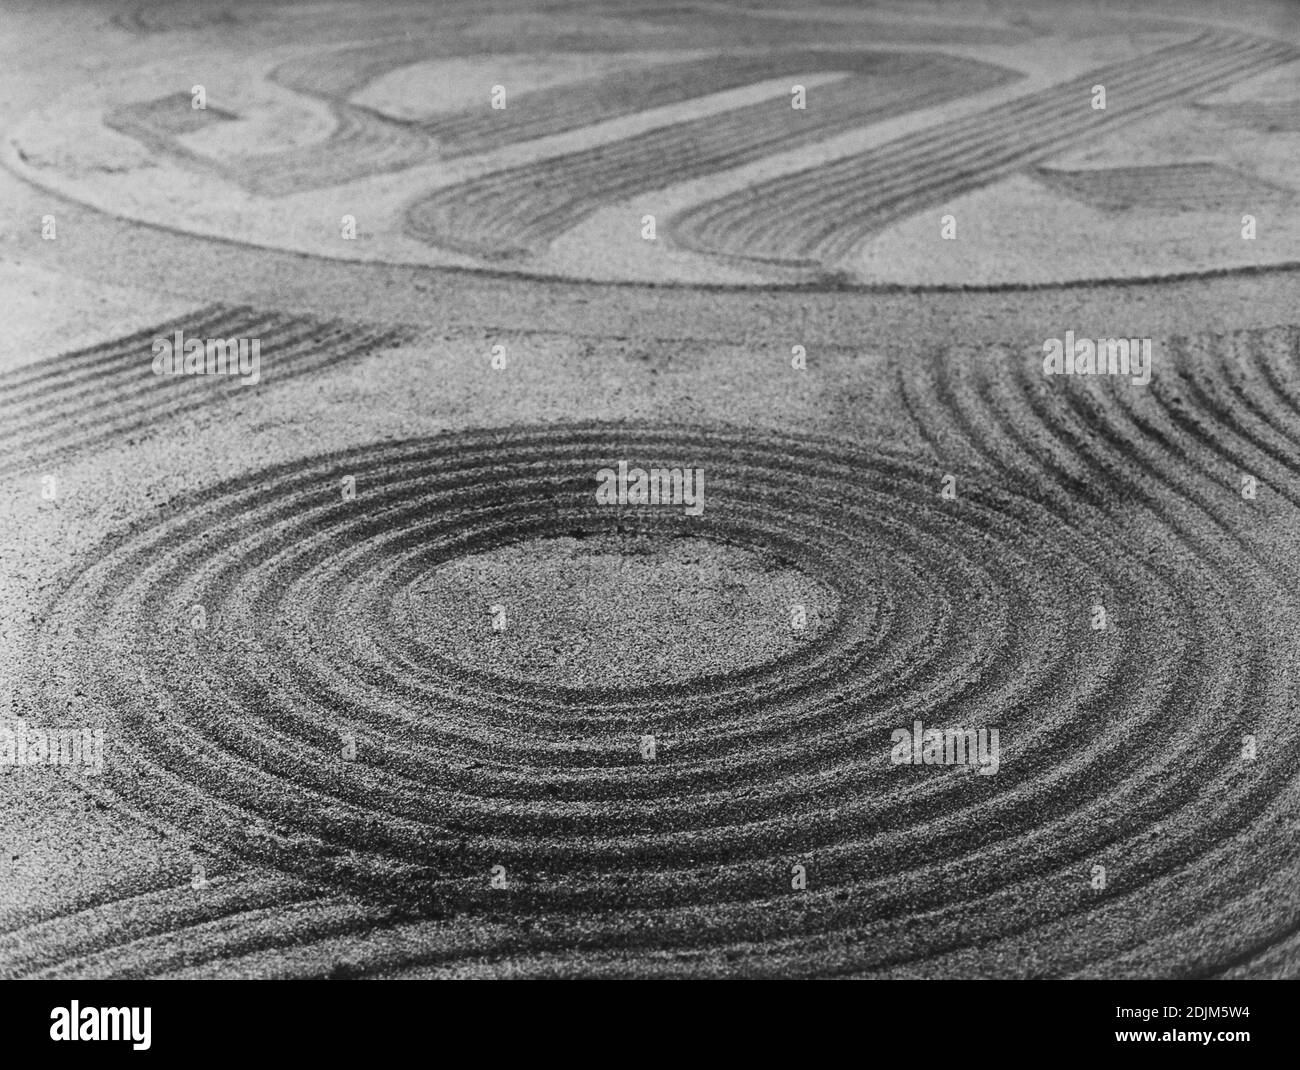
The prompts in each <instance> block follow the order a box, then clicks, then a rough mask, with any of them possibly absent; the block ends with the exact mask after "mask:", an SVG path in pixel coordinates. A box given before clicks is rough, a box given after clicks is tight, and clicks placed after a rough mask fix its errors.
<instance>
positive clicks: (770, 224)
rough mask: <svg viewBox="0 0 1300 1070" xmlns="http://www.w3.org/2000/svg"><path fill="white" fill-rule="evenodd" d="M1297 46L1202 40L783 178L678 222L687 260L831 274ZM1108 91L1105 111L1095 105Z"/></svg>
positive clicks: (1289, 56) (1214, 35)
mask: <svg viewBox="0 0 1300 1070" xmlns="http://www.w3.org/2000/svg"><path fill="white" fill-rule="evenodd" d="M1297 55H1300V53H1298V52H1297V51H1296V49H1294V48H1293V47H1291V46H1290V45H1286V44H1282V43H1281V42H1275V41H1268V40H1264V39H1261V38H1251V37H1247V36H1244V35H1240V34H1228V33H1223V32H1220V31H1205V32H1203V33H1200V34H1198V35H1197V36H1196V37H1194V38H1192V39H1191V40H1189V41H1186V42H1184V43H1181V44H1177V45H1171V46H1170V47H1168V48H1164V49H1160V50H1158V51H1156V52H1154V53H1152V54H1151V55H1149V56H1147V57H1145V59H1144V61H1143V62H1142V63H1141V64H1140V65H1137V66H1135V65H1134V64H1133V63H1132V62H1131V61H1128V60H1126V61H1124V62H1122V63H1118V64H1114V65H1112V66H1109V67H1101V68H1098V69H1096V70H1094V71H1091V72H1089V73H1088V74H1087V75H1085V76H1083V77H1081V78H1075V79H1071V80H1069V81H1066V82H1062V83H1060V84H1059V85H1055V86H1053V87H1051V88H1050V89H1048V90H1044V91H1041V92H1037V93H1033V94H1029V95H1027V96H1024V97H1021V98H1019V99H1017V100H1014V101H1011V102H1010V103H1007V104H1003V105H1000V106H998V107H995V108H991V109H989V110H987V111H982V112H979V113H977V114H975V115H972V116H969V117H966V118H963V119H959V120H956V121H953V122H948V123H940V124H937V125H936V126H934V127H933V128H930V129H927V130H924V131H921V132H920V133H917V134H913V135H909V136H907V137H903V138H900V139H897V140H895V141H892V142H888V143H886V144H884V145H882V146H881V147H880V148H879V149H877V150H872V151H870V152H866V153H859V154H856V155H853V156H848V157H845V158H843V159H840V160H837V161H835V162H834V163H831V164H828V165H825V166H822V167H818V168H814V169H812V170H806V171H799V172H796V173H794V174H791V175H784V176H781V177H779V178H775V179H771V180H769V181H768V182H765V183H761V184H759V185H757V186H755V187H754V188H753V189H747V190H744V191H743V192H741V193H736V194H731V195H729V196H726V197H723V198H720V199H718V200H714V201H710V202H706V203H704V204H701V205H697V206H695V207H693V208H689V209H687V210H686V211H684V212H681V213H679V215H678V216H677V217H676V218H675V219H674V220H673V221H672V225H671V227H670V231H671V235H672V237H673V238H674V239H675V240H676V241H678V242H679V243H681V244H682V245H683V246H685V247H686V248H689V249H692V250H695V251H697V252H702V253H712V254H715V255H725V256H731V257H737V258H749V259H758V260H771V261H776V262H788V263H792V264H802V263H806V262H808V261H814V262H819V263H822V264H824V265H834V264H836V263H838V262H839V261H841V260H844V259H846V258H848V257H849V256H851V255H852V254H853V253H854V251H855V250H856V249H858V248H860V247H861V245H862V244H863V243H864V242H866V241H867V240H868V239H869V238H870V237H871V236H872V235H874V234H876V233H878V232H879V231H880V230H882V229H883V228H884V227H886V226H888V225H889V224H890V223H891V222H894V221H896V220H898V219H901V218H903V217H904V216H908V215H912V214H915V213H916V212H919V211H920V210H922V209H923V208H927V207H932V206H935V205H942V204H943V203H945V202H946V201H948V200H950V199H951V198H953V197H956V196H958V195H960V194H962V193H965V192H967V191H969V190H972V189H977V188H979V187H980V186H984V185H988V184H990V183H992V182H994V181H996V180H998V179H1001V178H1005V177H1006V176H1008V175H1010V174H1012V173H1014V172H1015V171H1018V170H1020V169H1022V168H1024V167H1026V166H1028V165H1029V164H1032V163H1035V162H1038V161H1041V160H1043V159H1045V158H1047V157H1049V156H1051V155H1052V154H1053V153H1055V152H1058V151H1060V149H1062V148H1064V147H1066V146H1067V145H1070V144H1071V143H1073V142H1076V141H1078V140H1079V139H1081V138H1084V137H1089V136H1094V135H1095V134H1097V133H1100V132H1103V131H1109V130H1111V129H1113V128H1114V127H1115V125H1117V124H1120V123H1127V122H1132V121H1134V120H1136V119H1139V118H1142V117H1144V116H1147V115H1150V114H1152V113H1153V112H1156V111H1159V110H1160V109H1162V108H1168V107H1170V106H1172V105H1173V104H1176V103H1180V102H1183V101H1186V100H1187V99H1189V98H1190V97H1194V96H1196V95H1203V94H1207V93H1211V92H1213V91H1215V90H1217V89H1222V88H1224V87H1226V86H1228V85H1230V84H1231V83H1232V82H1234V81H1238V80H1241V79H1244V78H1246V77H1248V76H1249V75H1251V74H1256V73H1258V72H1260V71H1263V70H1267V69H1268V68H1269V67H1272V66H1277V65H1280V64H1282V63H1287V62H1290V61H1292V60H1294V59H1295V58H1296V57H1297ZM1095 83H1101V84H1104V85H1105V86H1106V87H1107V93H1108V94H1109V95H1110V99H1111V101H1112V102H1115V101H1120V100H1122V101H1124V104H1123V106H1116V105H1115V104H1114V103H1112V105H1111V108H1110V110H1108V111H1092V110H1091V109H1090V107H1089V106H1088V105H1087V101H1088V100H1089V95H1090V93H1091V91H1092V86H1093V85H1094V84H1095Z"/></svg>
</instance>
